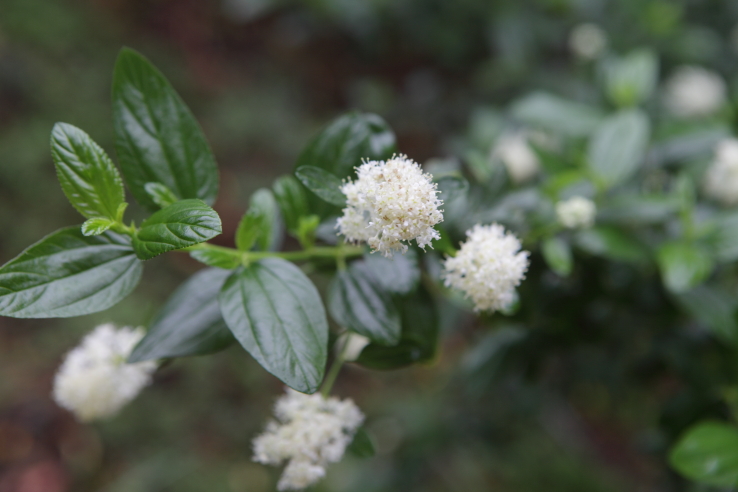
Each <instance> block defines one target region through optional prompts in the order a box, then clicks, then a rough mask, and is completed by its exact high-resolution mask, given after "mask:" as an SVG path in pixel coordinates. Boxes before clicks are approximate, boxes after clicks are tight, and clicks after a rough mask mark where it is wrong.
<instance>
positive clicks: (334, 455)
mask: <svg viewBox="0 0 738 492" xmlns="http://www.w3.org/2000/svg"><path fill="white" fill-rule="evenodd" d="M274 416H275V417H276V421H271V422H269V423H268V424H267V427H266V430H265V431H264V433H262V434H260V435H259V436H257V437H256V438H255V439H254V442H253V446H254V461H256V462H258V463H263V464H266V465H275V466H276V465H280V464H282V463H283V462H284V461H287V462H288V463H287V466H286V467H285V469H284V472H283V473H282V477H281V478H280V480H279V483H278V484H277V488H278V489H279V490H301V489H304V488H306V487H308V486H310V485H312V484H314V483H315V482H317V481H318V480H320V479H321V478H322V477H324V476H325V467H326V466H327V465H328V463H337V462H338V461H341V458H342V457H343V453H344V452H345V450H346V447H347V446H348V445H349V444H351V441H352V440H353V437H354V434H355V433H356V430H357V429H358V428H359V427H360V426H361V424H362V423H363V422H364V415H363V414H362V413H361V411H360V410H359V408H358V407H357V406H356V405H355V404H354V402H353V401H352V400H351V399H348V398H347V399H345V400H339V399H338V398H335V397H330V398H324V397H323V396H322V395H321V394H318V393H316V394H314V395H306V394H303V393H299V392H297V391H294V390H292V389H287V393H286V394H285V395H284V396H282V397H280V398H279V399H278V400H277V403H276V404H275V406H274Z"/></svg>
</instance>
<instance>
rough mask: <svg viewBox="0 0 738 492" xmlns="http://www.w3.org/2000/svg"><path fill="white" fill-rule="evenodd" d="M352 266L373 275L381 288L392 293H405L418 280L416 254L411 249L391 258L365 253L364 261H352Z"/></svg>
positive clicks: (418, 269) (418, 272) (414, 285)
mask: <svg viewBox="0 0 738 492" xmlns="http://www.w3.org/2000/svg"><path fill="white" fill-rule="evenodd" d="M352 266H353V267H354V268H356V269H360V270H361V271H362V272H363V273H365V274H366V275H369V276H371V277H373V278H374V280H375V281H376V282H377V283H378V284H379V285H380V286H381V287H382V289H384V290H386V291H387V292H392V293H393V294H407V293H408V292H410V291H411V290H413V289H415V287H416V286H417V285H418V281H419V280H420V267H418V255H417V253H416V252H415V251H414V250H412V249H410V250H408V251H407V252H406V253H405V254H396V255H394V256H393V257H392V258H386V257H384V256H382V255H380V254H378V253H374V254H369V253H367V254H365V255H364V261H358V262H354V263H353V264H352Z"/></svg>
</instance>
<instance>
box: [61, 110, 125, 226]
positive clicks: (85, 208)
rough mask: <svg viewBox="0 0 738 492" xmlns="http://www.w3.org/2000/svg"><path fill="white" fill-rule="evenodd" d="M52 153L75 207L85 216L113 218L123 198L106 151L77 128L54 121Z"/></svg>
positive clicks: (122, 192) (68, 195)
mask: <svg viewBox="0 0 738 492" xmlns="http://www.w3.org/2000/svg"><path fill="white" fill-rule="evenodd" d="M51 155H52V157H53V158H54V166H55V167H56V175H57V177H58V178H59V183H61V187H62V190H64V194H65V195H66V196H67V198H68V199H69V201H70V203H71V204H72V205H73V206H74V208H76V209H77V210H78V211H79V213H81V214H82V215H84V216H85V217H87V218H88V219H92V218H96V217H106V218H108V219H111V220H116V218H117V211H118V207H119V206H121V204H123V202H124V200H125V196H124V190H123V180H121V178H120V174H118V170H117V169H116V168H115V165H114V164H113V161H111V160H110V158H109V157H108V155H107V154H106V153H105V151H104V150H103V149H102V148H100V146H99V145H97V144H96V143H95V142H94V141H93V140H92V139H91V138H90V136H89V135H87V134H86V133H85V132H83V131H82V130H80V129H79V128H77V127H74V126H72V125H69V124H67V123H57V124H56V125H54V129H53V130H52V132H51Z"/></svg>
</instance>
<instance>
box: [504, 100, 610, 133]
mask: <svg viewBox="0 0 738 492" xmlns="http://www.w3.org/2000/svg"><path fill="white" fill-rule="evenodd" d="M510 112H511V114H512V116H513V117H515V118H516V119H518V120H520V121H522V122H523V123H527V124H529V125H532V126H538V127H541V128H543V129H545V130H550V131H552V132H555V133H557V134H564V135H568V136H572V137H583V136H586V135H589V134H590V133H592V131H593V130H594V129H595V128H596V127H597V124H598V123H600V121H602V119H603V115H602V112H601V111H600V110H599V109H598V108H596V107H594V106H589V105H586V104H582V103H579V102H575V101H569V100H566V99H563V98H560V97H558V96H554V95H552V94H547V93H545V92H534V93H533V94H529V95H527V96H525V97H523V98H522V99H520V100H518V101H516V102H514V103H513V105H512V107H511V108H510Z"/></svg>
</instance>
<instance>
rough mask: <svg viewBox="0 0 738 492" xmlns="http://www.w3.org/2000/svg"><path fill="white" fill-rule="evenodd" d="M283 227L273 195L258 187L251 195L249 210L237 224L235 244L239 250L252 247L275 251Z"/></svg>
mask: <svg viewBox="0 0 738 492" xmlns="http://www.w3.org/2000/svg"><path fill="white" fill-rule="evenodd" d="M283 228H284V225H283V224H282V216H281V215H280V212H279V206H278V205H277V201H276V200H275V199H274V195H273V194H272V192H271V191H270V190H268V189H266V188H260V189H258V190H256V192H254V194H253V195H251V200H250V203H249V210H248V212H246V214H244V216H243V218H242V219H241V222H240V223H239V225H238V230H237V231H236V246H237V247H238V249H240V250H241V251H247V250H249V249H251V248H252V247H255V248H256V249H258V250H261V251H277V250H278V249H279V248H280V246H281V244H282V235H283V234H284V231H283ZM252 234H253V236H254V237H252Z"/></svg>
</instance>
